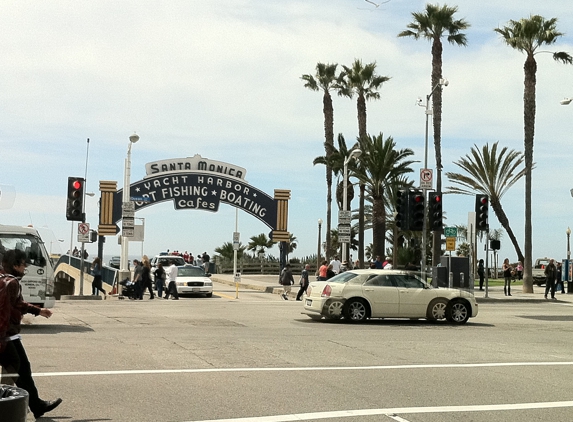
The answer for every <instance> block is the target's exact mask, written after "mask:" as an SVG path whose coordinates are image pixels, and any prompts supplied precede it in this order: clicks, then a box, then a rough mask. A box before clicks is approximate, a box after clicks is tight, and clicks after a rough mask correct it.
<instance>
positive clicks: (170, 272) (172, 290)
mask: <svg viewBox="0 0 573 422" xmlns="http://www.w3.org/2000/svg"><path fill="white" fill-rule="evenodd" d="M169 263H170V264H171V265H169V268H167V271H166V273H167V279H168V280H169V284H168V285H167V290H166V292H165V299H169V295H172V296H173V300H179V293H178V292H177V272H178V270H177V266H176V265H175V261H174V260H171V261H170V262H169Z"/></svg>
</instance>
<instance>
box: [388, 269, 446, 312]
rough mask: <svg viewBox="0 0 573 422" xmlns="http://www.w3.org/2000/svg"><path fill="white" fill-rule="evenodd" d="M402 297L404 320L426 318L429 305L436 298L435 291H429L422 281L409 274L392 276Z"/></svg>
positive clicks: (401, 306) (401, 309)
mask: <svg viewBox="0 0 573 422" xmlns="http://www.w3.org/2000/svg"><path fill="white" fill-rule="evenodd" d="M390 277H392V278H393V280H392V281H393V282H394V283H395V284H396V286H397V290H398V293H399V296H400V316H401V317H404V318H425V317H426V310H427V309H428V304H429V303H430V301H431V300H432V299H433V298H434V297H435V290H433V289H429V288H428V287H427V286H426V285H425V284H424V283H423V282H422V281H421V280H419V279H418V278H416V277H414V276H413V275H408V274H395V275H392V276H390Z"/></svg>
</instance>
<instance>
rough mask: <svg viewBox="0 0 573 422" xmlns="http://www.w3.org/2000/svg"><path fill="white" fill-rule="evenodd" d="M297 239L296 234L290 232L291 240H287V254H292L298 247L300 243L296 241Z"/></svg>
mask: <svg viewBox="0 0 573 422" xmlns="http://www.w3.org/2000/svg"><path fill="white" fill-rule="evenodd" d="M296 242H297V239H296V236H295V235H294V234H292V233H290V234H289V241H288V242H287V254H291V253H293V252H294V250H295V249H296V248H297V246H298V244H297V243H296Z"/></svg>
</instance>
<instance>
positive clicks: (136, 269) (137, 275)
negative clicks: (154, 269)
mask: <svg viewBox="0 0 573 422" xmlns="http://www.w3.org/2000/svg"><path fill="white" fill-rule="evenodd" d="M142 274H143V264H142V263H141V262H140V261H139V260H137V259H134V260H133V280H132V281H133V284H134V287H135V298H136V299H143V283H142V280H141V275H142Z"/></svg>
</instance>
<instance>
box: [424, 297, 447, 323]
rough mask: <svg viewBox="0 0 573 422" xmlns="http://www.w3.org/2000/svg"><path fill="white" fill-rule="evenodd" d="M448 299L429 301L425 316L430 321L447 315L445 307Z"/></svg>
mask: <svg viewBox="0 0 573 422" xmlns="http://www.w3.org/2000/svg"><path fill="white" fill-rule="evenodd" d="M447 307H448V301H447V300H445V299H436V300H434V301H432V302H431V303H430V306H428V311H427V318H428V319H429V320H430V321H438V320H440V319H444V318H446V317H447V312H446V309H447Z"/></svg>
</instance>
